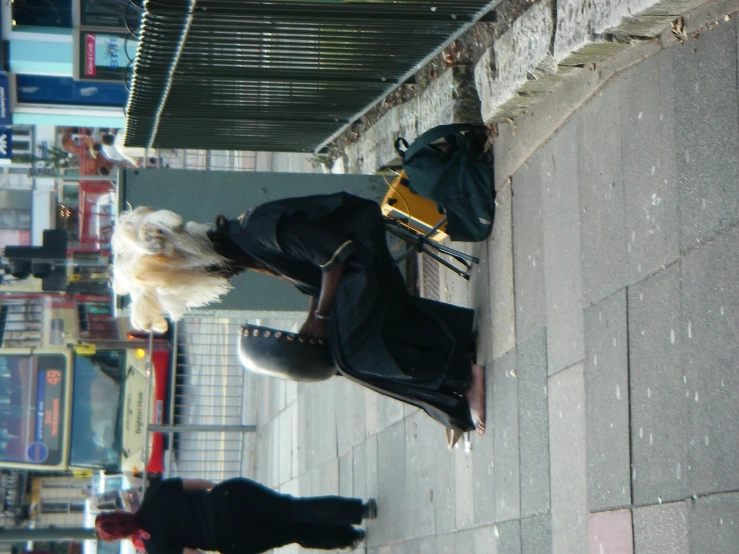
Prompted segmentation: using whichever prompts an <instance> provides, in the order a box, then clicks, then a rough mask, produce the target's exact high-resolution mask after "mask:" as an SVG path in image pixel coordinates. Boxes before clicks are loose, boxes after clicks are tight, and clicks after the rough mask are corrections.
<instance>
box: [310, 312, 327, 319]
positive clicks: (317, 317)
mask: <svg viewBox="0 0 739 554" xmlns="http://www.w3.org/2000/svg"><path fill="white" fill-rule="evenodd" d="M313 317H315V318H316V319H320V320H326V319H330V317H329V316H327V315H321V314H319V313H318V312H316V313H314V314H313Z"/></svg>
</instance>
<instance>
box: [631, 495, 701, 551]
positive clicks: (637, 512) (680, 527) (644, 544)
mask: <svg viewBox="0 0 739 554" xmlns="http://www.w3.org/2000/svg"><path fill="white" fill-rule="evenodd" d="M633 519H634V546H635V550H636V552H639V553H640V554H688V553H689V552H690V551H691V550H690V544H689V542H688V503H687V502H672V503H670V504H654V505H651V506H644V507H642V508H635V509H634V513H633Z"/></svg>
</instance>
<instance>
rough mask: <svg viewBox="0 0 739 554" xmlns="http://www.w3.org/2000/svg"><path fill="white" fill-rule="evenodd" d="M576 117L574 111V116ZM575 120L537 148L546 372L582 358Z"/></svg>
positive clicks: (578, 148) (577, 152) (578, 153)
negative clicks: (538, 149)
mask: <svg viewBox="0 0 739 554" xmlns="http://www.w3.org/2000/svg"><path fill="white" fill-rule="evenodd" d="M577 117H578V116H575V118H576V119H577ZM577 128H578V126H577V125H568V126H567V127H565V128H564V129H563V130H562V131H561V132H560V133H559V134H558V135H557V136H556V137H555V138H554V139H553V140H552V142H551V143H549V144H547V145H546V146H545V147H544V148H543V149H542V154H541V158H542V160H543V163H544V164H545V166H544V170H543V171H542V177H543V181H542V184H541V186H542V189H543V190H542V193H543V194H542V197H543V208H542V215H543V224H544V288H545V292H546V325H547V363H548V365H549V374H550V375H552V374H554V373H556V372H558V371H561V370H562V369H564V368H566V367H570V366H571V365H573V364H575V363H577V362H580V361H582V359H583V356H584V355H585V351H584V348H583V315H582V308H583V306H582V270H581V264H580V259H581V248H580V225H579V215H580V206H579V201H578V185H577V178H576V175H577V166H578V157H579V155H580V146H578V144H579V143H578V135H577Z"/></svg>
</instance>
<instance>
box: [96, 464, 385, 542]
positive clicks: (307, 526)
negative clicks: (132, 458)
mask: <svg viewBox="0 0 739 554" xmlns="http://www.w3.org/2000/svg"><path fill="white" fill-rule="evenodd" d="M375 517H377V504H376V502H375V501H374V499H370V500H369V501H368V502H366V503H365V502H363V501H362V500H361V499H358V498H344V497H341V496H314V497H306V498H295V497H293V496H290V495H286V494H280V493H278V492H275V491H273V490H272V489H269V488H267V487H265V486H263V485H260V484H259V483H256V482H254V481H251V480H249V479H244V478H238V479H230V480H228V481H223V482H221V483H219V484H215V483H212V482H210V481H207V480H204V479H163V480H161V481H159V482H158V483H155V484H153V485H152V486H151V487H150V488H149V489H148V490H147V491H146V494H145V495H144V499H143V501H142V503H141V507H140V508H139V510H138V511H137V512H136V513H131V512H127V511H115V512H107V513H102V514H99V515H98V516H97V518H96V519H95V530H96V532H97V535H98V538H99V539H101V540H104V541H113V540H120V539H131V541H132V542H133V543H134V545H135V546H136V548H137V549H139V550H145V551H146V552H148V553H149V554H195V552H197V551H198V550H209V551H219V552H222V553H223V554H258V553H259V552H265V551H267V550H270V549H272V548H279V547H281V546H285V545H287V544H291V543H297V544H299V545H300V546H302V547H304V548H315V549H322V550H333V549H341V548H348V549H353V548H355V547H356V546H357V545H358V544H359V543H360V542H362V540H364V537H365V531H364V530H363V529H360V528H358V527H355V526H354V525H357V524H359V523H361V522H362V520H363V519H373V518H375Z"/></svg>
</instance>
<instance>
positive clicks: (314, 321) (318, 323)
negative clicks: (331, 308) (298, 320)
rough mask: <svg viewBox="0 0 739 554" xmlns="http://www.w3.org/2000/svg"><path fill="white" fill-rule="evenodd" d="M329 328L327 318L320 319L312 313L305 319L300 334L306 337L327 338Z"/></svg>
mask: <svg viewBox="0 0 739 554" xmlns="http://www.w3.org/2000/svg"><path fill="white" fill-rule="evenodd" d="M327 329H328V320H327V319H318V318H315V317H313V315H312V314H311V315H310V316H308V319H306V320H305V323H303V326H302V327H301V328H300V334H301V335H302V336H304V337H313V338H315V339H323V338H326V330H327Z"/></svg>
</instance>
